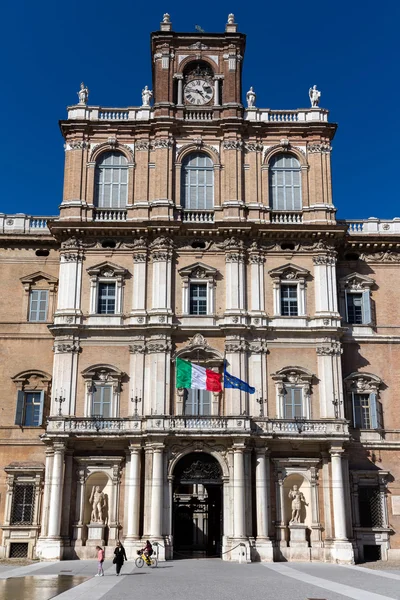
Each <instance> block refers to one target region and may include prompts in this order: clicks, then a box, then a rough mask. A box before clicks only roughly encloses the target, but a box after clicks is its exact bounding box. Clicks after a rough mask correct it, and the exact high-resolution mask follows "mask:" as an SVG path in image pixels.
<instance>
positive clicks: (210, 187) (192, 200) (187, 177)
mask: <svg viewBox="0 0 400 600" xmlns="http://www.w3.org/2000/svg"><path fill="white" fill-rule="evenodd" d="M181 198H182V200H181V203H182V206H183V208H186V209H188V210H212V209H213V208H214V165H213V162H212V160H211V158H210V157H209V156H207V155H206V154H202V153H201V152H196V153H194V154H189V156H187V157H186V158H185V159H184V161H183V164H182V188H181Z"/></svg>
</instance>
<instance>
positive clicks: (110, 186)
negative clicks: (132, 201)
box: [94, 152, 128, 208]
mask: <svg viewBox="0 0 400 600" xmlns="http://www.w3.org/2000/svg"><path fill="white" fill-rule="evenodd" d="M127 198H128V161H127V159H126V158H125V156H124V155H123V154H121V153H120V152H105V153H104V154H102V155H101V156H100V158H99V160H98V161H97V164H96V172H95V199H94V204H95V206H97V207H99V208H125V207H126V204H127Z"/></svg>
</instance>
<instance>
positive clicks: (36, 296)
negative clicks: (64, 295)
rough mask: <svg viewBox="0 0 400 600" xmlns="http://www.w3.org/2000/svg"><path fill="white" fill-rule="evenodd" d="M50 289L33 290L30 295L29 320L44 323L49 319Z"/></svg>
mask: <svg viewBox="0 0 400 600" xmlns="http://www.w3.org/2000/svg"><path fill="white" fill-rule="evenodd" d="M48 301H49V291H48V290H32V291H31V293H30V295H29V321H31V322H33V323H35V322H36V323H43V322H45V321H46V320H47V306H48Z"/></svg>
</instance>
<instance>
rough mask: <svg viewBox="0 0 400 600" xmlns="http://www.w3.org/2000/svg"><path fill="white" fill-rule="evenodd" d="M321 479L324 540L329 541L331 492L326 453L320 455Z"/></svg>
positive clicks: (330, 532)
mask: <svg viewBox="0 0 400 600" xmlns="http://www.w3.org/2000/svg"><path fill="white" fill-rule="evenodd" d="M322 478H323V479H322V482H323V487H322V489H323V502H324V526H325V540H330V539H332V538H333V532H332V514H331V510H332V509H331V490H330V485H329V454H327V453H322Z"/></svg>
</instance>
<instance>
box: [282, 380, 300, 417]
mask: <svg viewBox="0 0 400 600" xmlns="http://www.w3.org/2000/svg"><path fill="white" fill-rule="evenodd" d="M283 410H284V414H283V418H284V419H295V418H301V417H303V416H304V415H303V390H302V388H296V387H287V388H286V393H285V397H284V406H283Z"/></svg>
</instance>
